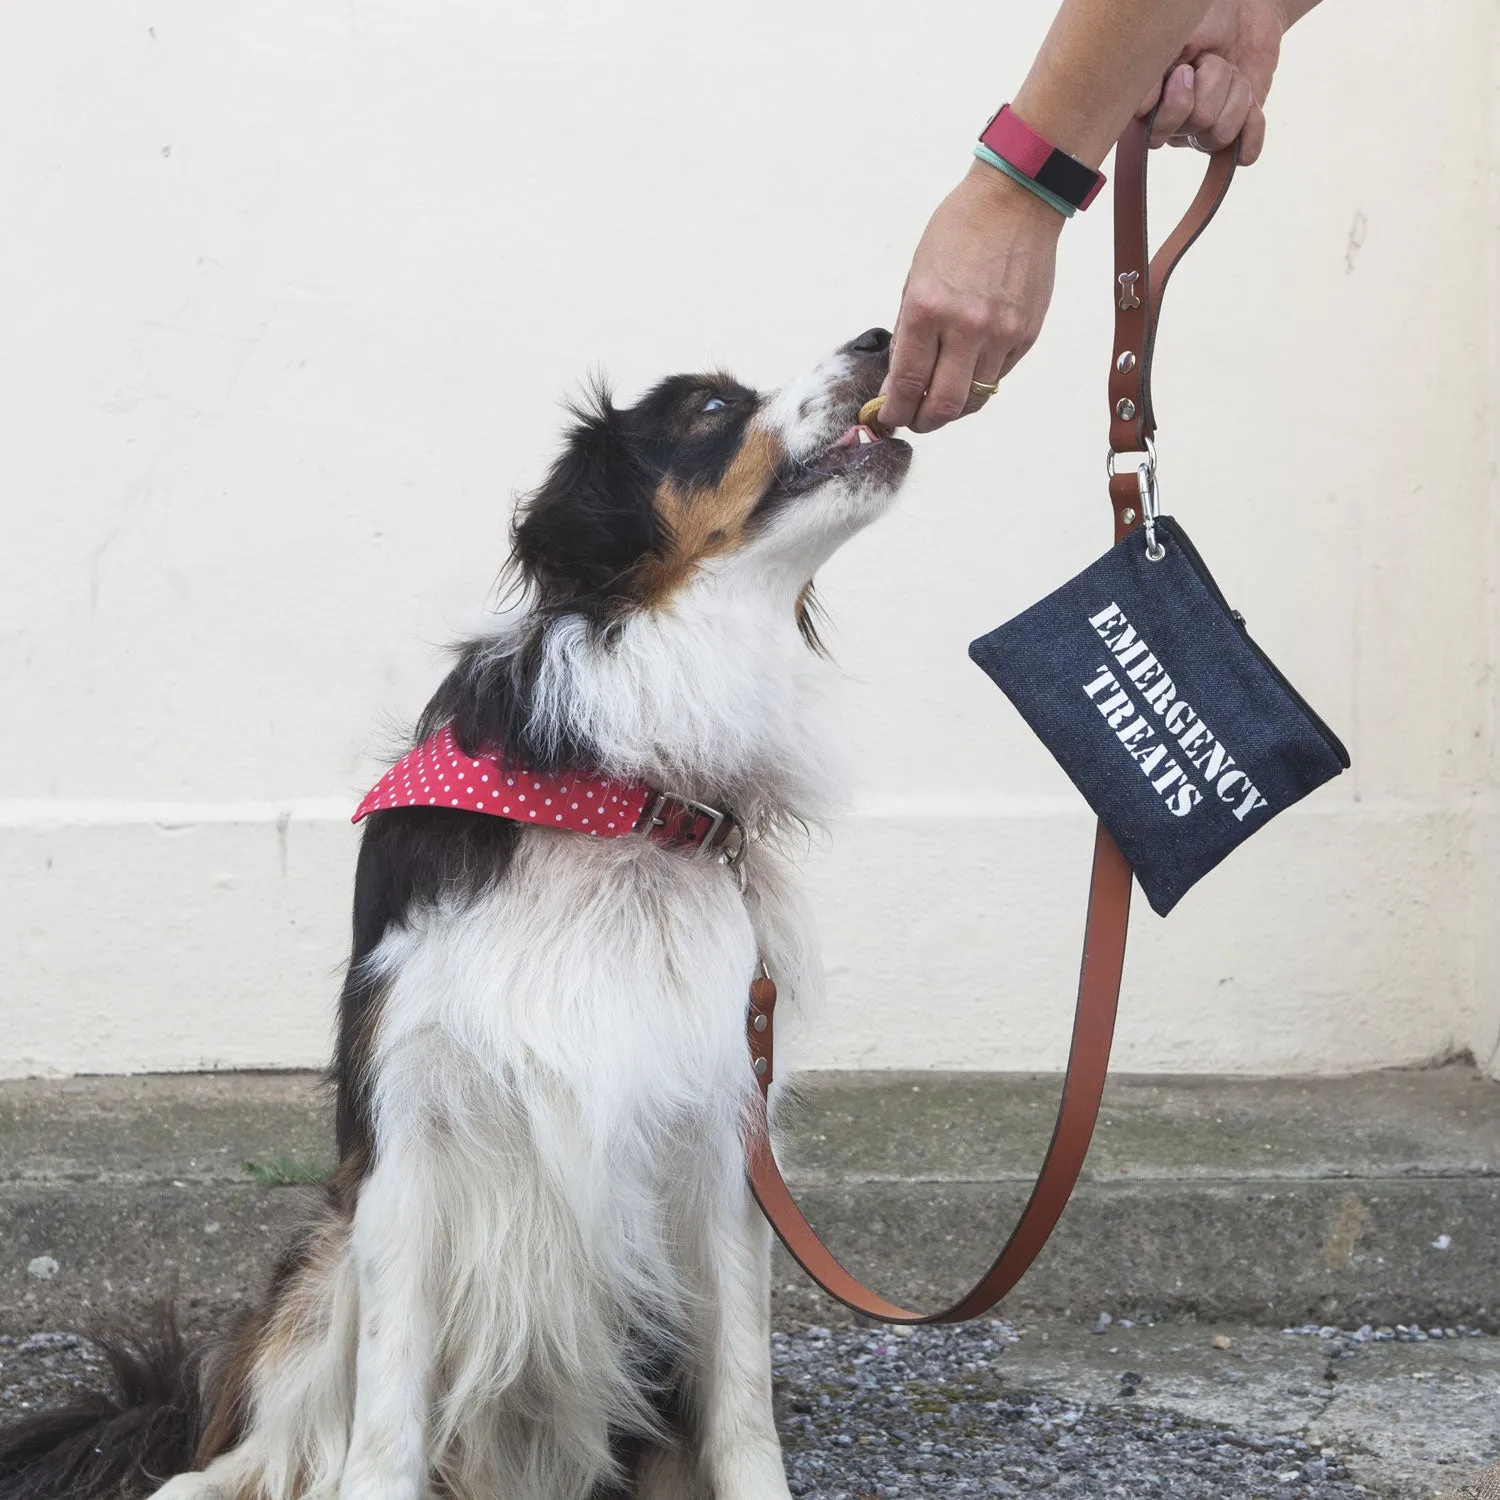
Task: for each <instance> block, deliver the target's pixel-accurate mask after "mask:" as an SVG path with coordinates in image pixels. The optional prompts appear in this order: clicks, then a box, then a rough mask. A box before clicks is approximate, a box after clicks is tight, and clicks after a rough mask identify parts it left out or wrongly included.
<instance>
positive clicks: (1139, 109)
mask: <svg viewBox="0 0 1500 1500" xmlns="http://www.w3.org/2000/svg"><path fill="white" fill-rule="evenodd" d="M1161 82H1162V81H1161V79H1160V78H1158V79H1157V80H1156V82H1155V83H1153V84H1152V85H1151V92H1150V93H1148V94H1147V95H1146V97H1145V98H1144V99H1142V100H1141V102H1140V104H1139V105H1137V106H1136V111H1135V117H1136V119H1137V120H1144V119H1145V118H1146V116H1147V115H1149V114H1150V113H1151V111H1152V110H1153V109H1155V108H1156V101H1157V100H1158V99H1160V98H1161Z"/></svg>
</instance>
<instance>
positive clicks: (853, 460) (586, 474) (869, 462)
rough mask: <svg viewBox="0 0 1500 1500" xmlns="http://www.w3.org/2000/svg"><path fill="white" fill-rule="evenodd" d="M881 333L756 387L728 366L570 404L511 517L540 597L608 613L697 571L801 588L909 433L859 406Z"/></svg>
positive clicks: (882, 497)
mask: <svg viewBox="0 0 1500 1500" xmlns="http://www.w3.org/2000/svg"><path fill="white" fill-rule="evenodd" d="M890 342H891V336H890V334H889V333H887V332H886V331H885V329H883V328H872V329H870V330H868V331H867V332H865V333H862V334H860V336H859V337H858V338H856V339H853V340H851V341H850V342H849V343H847V344H845V345H844V346H843V347H842V348H841V349H839V350H837V351H836V352H835V353H834V354H833V355H831V356H830V357H829V358H827V359H825V360H824V361H822V363H820V364H819V365H818V366H817V367H816V368H814V369H813V370H811V371H810V372H808V374H806V375H804V376H803V377H802V378H801V379H799V380H795V381H792V382H791V383H790V384H788V385H786V386H784V387H782V388H781V389H780V390H777V391H773V392H770V393H766V394H762V393H761V392H758V391H753V390H751V389H749V388H748V387H746V386H744V385H741V384H740V383H739V382H738V381H736V380H734V379H732V378H731V377H729V376H727V375H721V374H719V375H674V376H671V377H670V378H669V379H666V380H663V381H662V382H661V383H660V384H658V385H657V386H655V387H654V388H653V389H652V390H651V391H649V392H648V393H647V394H646V395H645V396H644V397H642V399H641V400H640V401H638V402H637V403H636V404H635V405H634V406H630V407H623V408H622V407H617V406H615V405H614V404H613V403H612V402H611V400H610V399H609V397H608V395H607V394H604V393H599V394H598V395H597V396H596V397H595V399H594V402H593V403H592V404H591V405H590V406H589V407H587V408H579V409H577V411H576V413H575V414H576V416H577V422H576V424H575V425H574V427H573V428H572V430H571V431H570V432H569V433H568V436H567V440H566V447H565V448H564V451H563V453H562V454H561V456H560V457H559V458H558V459H557V461H556V463H554V465H553V466H552V469H551V472H550V473H549V474H548V476H547V479H546V481H545V482H544V483H543V485H542V486H541V488H540V489H539V490H537V491H536V492H535V494H533V495H532V496H530V497H529V499H527V500H526V501H525V502H523V504H522V506H521V507H520V509H519V511H518V514H517V519H516V524H515V536H514V540H515V559H516V563H517V565H518V567H519V568H520V570H521V572H522V574H523V576H524V577H525V579H526V582H527V583H528V584H529V585H530V587H531V588H532V589H533V590H534V591H535V598H536V600H537V602H538V604H539V605H540V607H541V608H542V609H543V610H544V611H556V610H566V611H569V612H578V613H581V614H583V615H585V616H587V617H589V618H590V619H591V620H593V621H595V622H596V623H600V624H606V623H609V622H610V621H613V620H617V619H619V618H621V617H623V616H625V615H628V614H629V613H631V612H633V611H640V610H652V609H662V608H666V607H669V606H670V604H671V602H672V600H673V599H674V598H675V597H677V596H678V595H679V594H680V592H681V591H682V590H684V589H686V588H687V587H688V586H689V585H691V584H692V583H693V582H694V580H695V579H698V578H700V577H701V576H703V575H704V574H705V573H716V574H720V575H722V574H744V575H746V576H747V577H750V578H753V579H754V580H755V581H757V582H760V583H762V584H764V585H765V586H767V587H770V588H773V589H775V590H776V591H777V592H780V591H782V590H785V591H787V592H788V596H789V597H790V598H792V599H800V598H801V597H802V595H803V591H804V590H805V588H806V586H807V585H808V584H809V583H810V582H811V580H812V576H813V574H814V572H816V570H817V568H818V567H819V566H820V565H821V564H822V563H823V561H824V560H825V559H826V558H827V557H828V556H829V555H830V554H831V553H832V552H833V551H834V550H835V549H836V548H837V547H838V546H839V545H840V544H841V543H842V542H843V541H845V540H846V539H847V538H848V537H850V536H851V535H852V534H853V533H854V532H856V531H858V530H859V529H860V528H862V527H863V526H865V525H867V524H868V523H869V522H870V521H872V520H874V519H875V518H876V517H877V516H879V515H881V514H882V513H883V512H884V511H885V509H886V508H887V507H888V506H889V504H890V503H891V500H892V499H893V498H894V496H895V493H896V490H897V489H898V488H899V486H900V484H901V481H902V480H903V479H904V478H905V477H906V471H907V468H908V467H909V465H910V462H911V448H910V447H909V446H908V445H907V444H906V443H904V442H902V441H901V440H900V439H898V438H895V437H893V436H890V435H889V434H888V433H886V432H885V431H884V430H883V429H880V428H879V427H870V426H861V425H859V423H858V420H857V418H858V413H859V410H860V408H861V406H863V405H864V404H865V402H867V401H868V400H869V399H870V398H871V397H872V396H874V395H875V394H876V392H877V391H878V390H879V389H880V385H881V381H882V380H883V379H884V378H885V373H886V368H887V364H888V360H889V350H890Z"/></svg>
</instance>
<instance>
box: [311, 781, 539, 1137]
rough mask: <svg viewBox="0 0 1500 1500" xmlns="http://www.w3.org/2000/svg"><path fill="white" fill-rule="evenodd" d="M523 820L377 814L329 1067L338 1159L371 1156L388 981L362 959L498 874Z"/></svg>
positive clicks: (443, 811) (366, 844) (450, 811)
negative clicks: (373, 1095) (377, 1042)
mask: <svg viewBox="0 0 1500 1500" xmlns="http://www.w3.org/2000/svg"><path fill="white" fill-rule="evenodd" d="M521 832H522V830H521V826H520V824H519V823H513V822H511V820H510V819H509V818H496V817H491V816H490V815H489V814H488V813H475V812H464V811H462V810H461V809H457V808H447V807H442V808H439V807H400V808H392V809H390V810H388V811H386V812H377V813H371V814H370V816H369V818H368V819H367V820H366V822H365V831H364V838H363V841H362V842H361V844H360V847H359V863H358V865H357V867H356V869H355V874H354V948H353V952H352V954H351V956H350V960H349V972H348V975H347V977H346V978H345V980H344V991H343V994H342V996H341V997H340V1000H339V1026H338V1043H337V1046H336V1049H335V1052H334V1060H333V1068H332V1076H333V1083H334V1090H335V1095H336V1102H335V1111H334V1113H335V1121H336V1130H337V1139H338V1152H339V1158H340V1160H341V1161H348V1160H351V1159H356V1160H358V1161H359V1162H360V1164H361V1165H362V1166H368V1163H369V1162H370V1161H371V1160H373V1151H374V1141H373V1136H372V1133H371V1127H370V1107H369V1104H370V1101H369V1089H370V1082H371V1080H370V1049H371V1047H372V1046H373V1044H374V1039H375V1029H376V1026H377V1025H378V1023H379V1019H380V1000H381V996H382V993H383V985H382V983H381V981H380V979H379V978H378V976H375V975H372V974H371V973H370V972H369V970H368V968H367V967H366V965H365V964H364V960H365V959H366V958H368V956H369V955H370V953H371V952H372V951H373V950H374V949H375V947H376V946H377V945H378V944H379V942H380V940H381V938H383V937H384V936H385V934H386V932H387V931H388V930H389V929H390V928H391V927H393V926H394V927H401V926H405V925H406V923H407V922H408V921H409V920H410V917H411V913H412V912H413V911H414V910H418V909H421V908H423V907H430V906H433V905H435V904H436V903H437V902H438V901H440V900H442V899H444V898H450V899H454V900H457V901H459V902H466V901H472V900H474V899H476V898H477V897H478V896H480V895H482V894H483V893H484V892H485V891H486V890H489V889H490V888H491V887H493V886H494V885H495V884H496V882H498V881H499V880H501V879H502V878H503V877H504V875H505V872H506V870H507V869H509V867H510V862H511V860H512V858H513V857H514V855H515V849H516V844H517V842H518V840H519V839H520V837H521Z"/></svg>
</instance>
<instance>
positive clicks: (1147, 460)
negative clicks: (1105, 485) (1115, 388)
mask: <svg viewBox="0 0 1500 1500" xmlns="http://www.w3.org/2000/svg"><path fill="white" fill-rule="evenodd" d="M1142 442H1144V443H1145V447H1144V449H1142V450H1141V451H1140V452H1136V453H1116V452H1115V451H1114V449H1110V451H1109V453H1108V454H1107V455H1106V456H1105V459H1104V472H1105V473H1106V474H1108V475H1109V477H1110V478H1111V479H1113V478H1114V477H1115V460H1116V459H1118V458H1133V459H1138V460H1140V462H1138V463H1137V464H1136V467H1135V482H1136V488H1137V489H1138V490H1139V492H1140V497H1141V529H1142V530H1143V531H1144V532H1145V533H1146V557H1147V558H1148V560H1149V561H1151V562H1160V561H1161V560H1162V558H1164V557H1165V556H1166V555H1167V549H1166V548H1165V547H1163V546H1162V544H1161V543H1160V542H1159V541H1158V540H1157V538H1156V523H1157V521H1158V519H1159V518H1160V517H1161V482H1160V480H1158V479H1157V477H1156V444H1155V443H1153V442H1152V441H1151V439H1150V438H1149V437H1147V438H1143V439H1142ZM1126 519H1127V520H1128V519H1129V514H1128V512H1127V514H1126Z"/></svg>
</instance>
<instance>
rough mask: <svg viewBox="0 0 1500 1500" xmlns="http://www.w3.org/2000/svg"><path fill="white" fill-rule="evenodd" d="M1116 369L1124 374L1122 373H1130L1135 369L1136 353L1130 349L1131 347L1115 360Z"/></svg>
mask: <svg viewBox="0 0 1500 1500" xmlns="http://www.w3.org/2000/svg"><path fill="white" fill-rule="evenodd" d="M1115 369H1117V370H1118V371H1119V372H1120V374H1122V375H1128V374H1130V372H1131V371H1132V370H1133V369H1135V354H1134V352H1133V351H1132V350H1130V349H1127V350H1126V351H1125V352H1124V353H1123V354H1122V355H1121V356H1120V357H1119V358H1118V359H1117V360H1116V361H1115Z"/></svg>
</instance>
